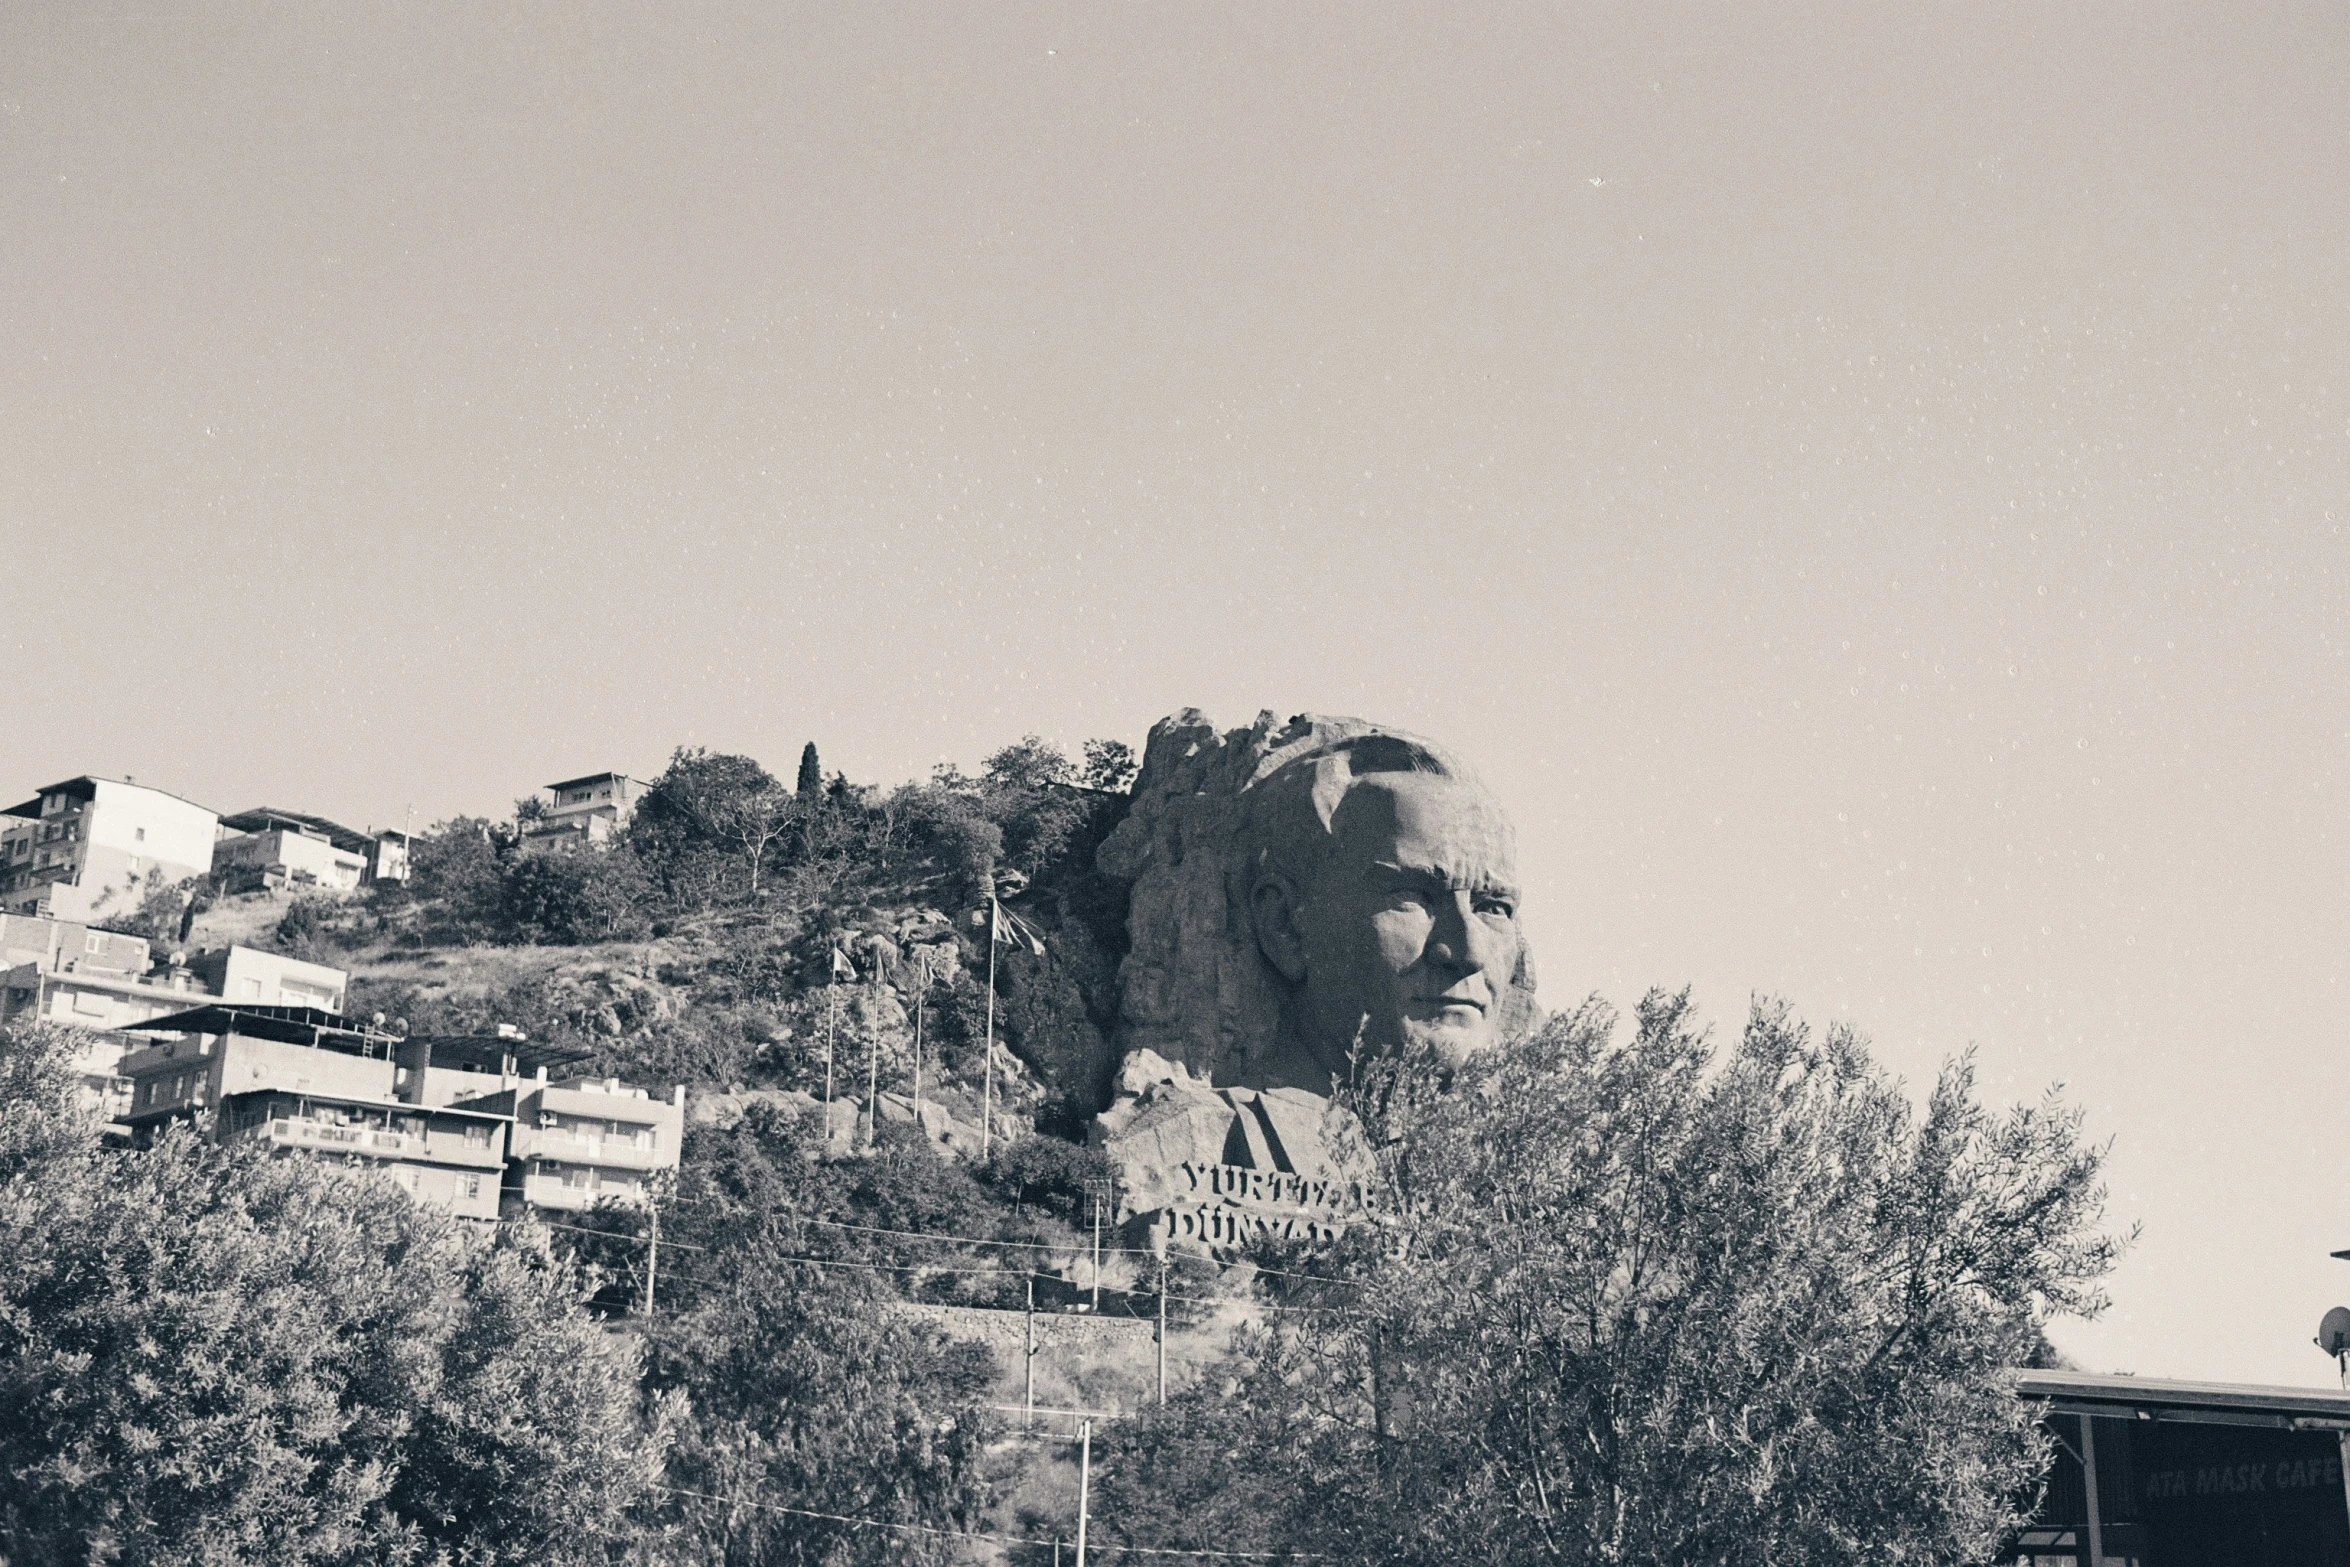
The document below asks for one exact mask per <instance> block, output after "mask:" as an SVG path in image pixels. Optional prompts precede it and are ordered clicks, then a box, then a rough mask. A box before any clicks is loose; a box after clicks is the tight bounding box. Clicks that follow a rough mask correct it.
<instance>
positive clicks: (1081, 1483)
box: [1077, 1420, 1093, 1567]
mask: <svg viewBox="0 0 2350 1567" xmlns="http://www.w3.org/2000/svg"><path fill="white" fill-rule="evenodd" d="M1077 1444H1078V1446H1077V1567H1085V1509H1086V1505H1087V1502H1088V1500H1089V1496H1088V1493H1089V1492H1091V1491H1092V1489H1093V1422H1092V1421H1090V1420H1088V1421H1086V1422H1085V1424H1083V1425H1082V1426H1080V1427H1078V1428H1077Z"/></svg>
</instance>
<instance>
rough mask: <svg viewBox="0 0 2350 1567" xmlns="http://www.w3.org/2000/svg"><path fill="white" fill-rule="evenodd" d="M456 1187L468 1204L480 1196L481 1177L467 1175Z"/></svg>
mask: <svg viewBox="0 0 2350 1567" xmlns="http://www.w3.org/2000/svg"><path fill="white" fill-rule="evenodd" d="M457 1185H458V1189H459V1190H461V1191H462V1192H464V1194H465V1198H466V1200H467V1201H468V1202H470V1201H472V1200H473V1199H474V1198H476V1197H479V1196H480V1195H481V1177H480V1176H478V1175H468V1176H466V1177H465V1178H464V1179H463V1180H461V1181H459V1182H458V1183H457Z"/></svg>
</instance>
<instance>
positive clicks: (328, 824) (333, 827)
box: [220, 805, 375, 854]
mask: <svg viewBox="0 0 2350 1567" xmlns="http://www.w3.org/2000/svg"><path fill="white" fill-rule="evenodd" d="M220 825H221V826H223V827H226V828H228V829H229V830H231V831H232V832H267V831H268V830H269V829H270V828H272V827H306V828H308V829H310V830H311V831H312V832H316V833H323V834H325V836H326V840H327V841H328V842H329V843H331V844H333V845H334V846H335V847H336V848H338V849H343V850H346V851H348V852H350V853H354V854H359V853H364V852H366V850H367V849H368V847H369V846H370V845H372V844H373V843H374V842H375V835H374V834H372V833H364V832H360V831H359V830H358V829H357V828H353V827H345V826H344V825H343V824H342V823H341V822H337V821H329V820H328V819H327V818H325V817H323V816H312V815H310V814H309V813H308V812H306V811H281V810H279V809H278V808H277V807H276V806H273V805H257V806H255V807H254V808H253V809H251V810H249V811H239V812H237V814H236V815H234V816H223V817H222V818H221V819H220Z"/></svg>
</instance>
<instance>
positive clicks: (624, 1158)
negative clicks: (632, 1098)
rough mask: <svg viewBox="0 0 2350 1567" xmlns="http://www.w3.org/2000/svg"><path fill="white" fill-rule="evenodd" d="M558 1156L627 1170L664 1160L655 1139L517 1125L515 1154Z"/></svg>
mask: <svg viewBox="0 0 2350 1567" xmlns="http://www.w3.org/2000/svg"><path fill="white" fill-rule="evenodd" d="M533 1154H536V1155H538V1156H539V1157H541V1158H545V1159H561V1160H565V1161H567V1162H570V1163H575V1164H608V1165H618V1166H620V1167H622V1168H624V1169H630V1170H656V1169H660V1168H661V1167H662V1165H663V1163H664V1161H663V1160H662V1158H661V1150H660V1148H659V1147H658V1146H657V1144H656V1142H655V1141H654V1140H647V1141H646V1142H643V1143H637V1142H632V1141H630V1140H629V1139H627V1138H625V1137H582V1136H580V1135H579V1134H578V1133H577V1132H567V1131H565V1130H563V1129H562V1128H560V1127H536V1126H518V1127H516V1128H515V1129H514V1155H515V1157H516V1158H518V1159H520V1158H528V1157H530V1156H531V1155H533Z"/></svg>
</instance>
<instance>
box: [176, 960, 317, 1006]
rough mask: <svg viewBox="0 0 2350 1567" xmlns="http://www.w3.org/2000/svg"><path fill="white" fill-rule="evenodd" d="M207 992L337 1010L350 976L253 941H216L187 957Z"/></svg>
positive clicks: (242, 1000)
mask: <svg viewBox="0 0 2350 1567" xmlns="http://www.w3.org/2000/svg"><path fill="white" fill-rule="evenodd" d="M188 967H189V968H191V969H193V970H195V972H196V975H197V977H198V978H199V979H201V980H202V981H203V982H204V989H205V991H206V992H207V993H208V994H211V995H215V996H218V997H220V998H221V999H222V1000H223V1001H226V1002H228V1003H230V1004H231V1005H232V1006H265V1007H316V1008H317V1009H318V1010H319V1011H321V1012H340V1011H341V1010H342V1009H343V992H344V990H345V989H346V988H347V987H348V986H349V985H350V983H351V976H350V975H348V974H346V973H344V972H343V971H342V970H341V969H339V968H333V967H330V966H329V965H327V964H324V963H309V962H305V961H304V960H302V959H301V958H289V957H287V956H286V955H285V954H284V953H282V952H263V951H261V950H260V949H259V948H257V947H215V948H213V949H212V950H211V951H209V952H199V953H196V954H195V955H194V956H192V957H190V958H189V959H188Z"/></svg>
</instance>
